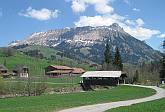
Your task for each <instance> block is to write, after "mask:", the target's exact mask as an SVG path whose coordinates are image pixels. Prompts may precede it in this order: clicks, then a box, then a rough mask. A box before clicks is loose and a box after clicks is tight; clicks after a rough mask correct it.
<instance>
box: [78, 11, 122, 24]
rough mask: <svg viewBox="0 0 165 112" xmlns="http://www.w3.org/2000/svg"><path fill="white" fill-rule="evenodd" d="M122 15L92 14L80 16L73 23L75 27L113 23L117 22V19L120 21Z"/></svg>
mask: <svg viewBox="0 0 165 112" xmlns="http://www.w3.org/2000/svg"><path fill="white" fill-rule="evenodd" d="M123 19H124V17H122V16H119V15H116V14H114V15H109V16H100V15H99V16H93V17H88V16H81V17H80V20H79V21H77V22H75V25H76V26H77V27H82V26H94V27H95V26H103V25H105V26H108V25H111V24H113V23H119V21H122V20H123Z"/></svg>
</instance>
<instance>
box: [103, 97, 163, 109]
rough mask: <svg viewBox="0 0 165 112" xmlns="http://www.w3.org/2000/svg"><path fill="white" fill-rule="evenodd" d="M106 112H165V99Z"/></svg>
mask: <svg viewBox="0 0 165 112" xmlns="http://www.w3.org/2000/svg"><path fill="white" fill-rule="evenodd" d="M106 112H165V98H163V99H160V100H155V101H150V102H145V103H140V104H136V105H132V106H128V107H120V108H116V109H111V110H108V111H106Z"/></svg>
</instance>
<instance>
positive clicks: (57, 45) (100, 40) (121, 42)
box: [9, 23, 161, 63]
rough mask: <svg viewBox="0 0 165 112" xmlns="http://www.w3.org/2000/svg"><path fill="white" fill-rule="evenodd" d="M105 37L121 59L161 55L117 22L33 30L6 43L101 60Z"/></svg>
mask: <svg viewBox="0 0 165 112" xmlns="http://www.w3.org/2000/svg"><path fill="white" fill-rule="evenodd" d="M107 39H108V40H109V42H110V45H111V50H112V54H114V51H115V48H116V47H119V49H120V52H121V54H122V59H123V61H124V62H128V63H138V62H141V61H143V60H148V61H155V60H158V59H160V58H161V54H160V53H159V52H158V51H156V50H154V49H153V48H151V47H150V46H149V45H147V44H146V43H144V42H142V41H140V40H138V39H136V38H134V37H133V36H131V35H130V34H128V33H127V32H125V31H124V29H123V28H121V27H120V26H119V25H118V24H117V23H114V24H112V25H110V26H98V27H91V26H84V27H76V28H64V29H57V30H49V31H47V32H38V33H33V34H32V35H31V36H29V37H28V38H26V39H25V40H23V41H16V42H17V43H16V42H15V43H14V42H13V43H11V44H10V45H9V46H12V47H14V46H21V45H40V46H47V47H51V48H54V49H58V50H60V51H62V52H64V53H66V54H67V55H79V56H80V57H83V58H87V59H90V60H92V61H95V62H98V63H102V61H103V51H104V50H105V44H106V42H107Z"/></svg>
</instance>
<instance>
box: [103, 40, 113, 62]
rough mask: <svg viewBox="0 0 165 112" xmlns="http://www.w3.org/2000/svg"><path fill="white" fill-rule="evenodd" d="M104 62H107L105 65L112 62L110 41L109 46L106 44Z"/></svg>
mask: <svg viewBox="0 0 165 112" xmlns="http://www.w3.org/2000/svg"><path fill="white" fill-rule="evenodd" d="M104 61H105V63H108V64H109V63H111V62H112V56H111V51H110V45H109V43H108V41H107V44H106V47H105V52H104Z"/></svg>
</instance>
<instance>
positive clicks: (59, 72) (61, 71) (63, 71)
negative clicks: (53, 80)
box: [47, 70, 72, 74]
mask: <svg viewBox="0 0 165 112" xmlns="http://www.w3.org/2000/svg"><path fill="white" fill-rule="evenodd" d="M71 72H72V70H54V71H49V72H47V74H51V73H58V74H69V73H71Z"/></svg>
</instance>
